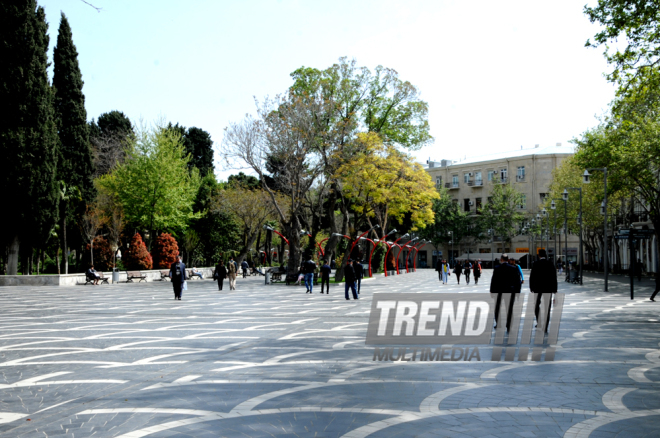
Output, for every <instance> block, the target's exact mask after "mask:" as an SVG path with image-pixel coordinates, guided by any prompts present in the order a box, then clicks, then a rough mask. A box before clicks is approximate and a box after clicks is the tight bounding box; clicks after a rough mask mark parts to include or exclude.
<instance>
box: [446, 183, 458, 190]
mask: <svg viewBox="0 0 660 438" xmlns="http://www.w3.org/2000/svg"><path fill="white" fill-rule="evenodd" d="M445 188H446V189H457V188H458V183H445Z"/></svg>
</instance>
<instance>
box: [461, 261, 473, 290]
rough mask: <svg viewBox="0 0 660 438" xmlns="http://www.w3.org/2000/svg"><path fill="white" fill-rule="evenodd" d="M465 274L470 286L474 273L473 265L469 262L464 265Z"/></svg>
mask: <svg viewBox="0 0 660 438" xmlns="http://www.w3.org/2000/svg"><path fill="white" fill-rule="evenodd" d="M463 272H464V273H465V283H466V284H470V273H471V272H472V263H470V261H469V260H466V261H465V264H464V265H463Z"/></svg>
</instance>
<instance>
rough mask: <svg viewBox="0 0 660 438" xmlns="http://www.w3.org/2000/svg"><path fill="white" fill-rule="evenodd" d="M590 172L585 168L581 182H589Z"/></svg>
mask: <svg viewBox="0 0 660 438" xmlns="http://www.w3.org/2000/svg"><path fill="white" fill-rule="evenodd" d="M590 176H591V174H590V173H589V171H588V170H585V171H584V173H583V174H582V182H583V183H585V184H589V177H590Z"/></svg>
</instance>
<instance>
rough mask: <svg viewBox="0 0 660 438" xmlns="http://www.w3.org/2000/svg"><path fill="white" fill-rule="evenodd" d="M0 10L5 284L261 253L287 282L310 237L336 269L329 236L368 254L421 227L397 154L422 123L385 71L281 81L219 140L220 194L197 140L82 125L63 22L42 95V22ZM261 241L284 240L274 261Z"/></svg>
mask: <svg viewBox="0 0 660 438" xmlns="http://www.w3.org/2000/svg"><path fill="white" fill-rule="evenodd" d="M0 10H1V12H2V15H1V17H0V23H1V24H2V27H1V30H0V32H2V36H3V38H2V44H1V45H0V55H2V59H3V62H2V64H1V66H0V80H1V81H2V85H3V86H2V88H1V89H0V102H1V105H2V107H3V110H4V111H3V114H4V115H5V117H3V119H2V120H1V121H0V142H1V147H2V150H3V152H4V154H5V159H4V160H3V161H2V164H1V166H2V172H0V173H1V176H0V177H1V178H3V180H2V181H3V187H4V188H5V191H6V196H7V197H8V203H7V204H8V205H9V206H10V208H11V209H12V214H10V215H9V223H8V224H7V226H6V227H4V230H5V231H4V232H3V233H2V235H1V238H2V242H0V245H2V247H3V248H5V254H4V257H3V258H2V267H3V270H4V272H5V273H6V274H16V273H18V272H19V271H20V272H22V273H23V274H32V273H39V272H40V271H42V272H43V271H44V270H46V271H49V272H60V273H68V272H69V269H70V266H69V263H71V264H72V266H71V270H72V271H77V272H80V271H83V270H84V269H85V268H86V267H87V265H88V264H89V263H97V264H98V265H99V266H97V267H99V268H102V269H103V268H111V267H113V266H115V265H116V263H117V260H116V256H117V254H118V253H119V251H121V254H122V256H123V263H124V265H125V266H128V265H131V266H134V267H141V268H143V269H147V268H148V267H163V266H164V265H166V264H167V263H171V262H170V260H172V257H174V255H173V254H174V252H179V253H182V254H183V255H184V256H185V257H186V260H187V261H189V262H192V263H200V264H207V265H210V264H212V263H214V262H216V261H217V260H218V259H220V258H226V256H228V255H233V256H235V257H236V258H237V259H238V260H239V261H240V260H242V259H243V258H246V257H248V258H249V257H255V256H256V254H258V253H259V251H263V254H264V255H263V256H259V259H260V260H263V258H265V259H266V261H267V262H271V260H270V258H271V255H272V254H273V253H274V252H277V253H278V255H279V261H280V262H281V263H283V264H286V265H288V266H289V270H290V273H291V275H293V273H294V272H295V271H296V270H297V268H298V266H299V265H300V262H301V260H300V259H301V256H302V254H303V253H304V252H305V251H307V252H308V253H310V254H314V255H316V254H317V246H318V245H319V242H320V241H321V240H323V239H324V238H326V237H328V238H329V239H328V240H327V244H326V245H325V252H326V257H328V258H329V257H333V258H337V259H338V260H343V259H344V258H345V257H347V256H348V255H349V251H350V245H348V242H346V241H342V240H341V238H340V237H337V234H342V235H348V236H350V237H352V238H355V237H357V236H358V235H359V234H360V233H361V232H363V231H365V230H369V229H372V230H373V231H372V235H371V237H373V238H379V237H382V236H384V235H385V234H387V230H388V229H391V228H393V226H394V225H393V223H396V224H397V225H396V226H397V227H399V228H401V229H402V230H404V232H405V231H415V230H421V229H423V228H424V227H426V226H427V225H428V224H432V223H433V221H434V214H433V209H432V206H433V202H434V200H437V199H439V198H440V195H439V193H438V192H437V191H436V190H435V188H434V186H433V184H432V182H431V179H430V177H429V176H428V174H427V173H426V172H425V171H424V170H423V169H422V167H421V166H420V165H419V164H418V163H415V161H414V160H413V158H412V157H411V156H410V154H409V152H410V151H413V150H416V149H418V148H420V147H422V146H424V145H426V144H428V143H430V142H431V141H432V138H431V136H430V134H429V126H428V120H427V119H428V115H427V113H428V107H427V104H426V102H424V101H422V100H421V99H420V96H419V91H418V90H417V89H416V87H414V86H413V85H412V84H410V83H409V82H406V81H404V80H402V79H400V78H399V76H398V74H397V73H396V72H395V71H394V70H391V69H387V68H383V67H380V66H379V67H377V68H376V69H375V70H374V71H373V72H372V71H370V70H369V69H367V68H365V67H358V66H357V64H356V62H355V61H349V60H347V59H343V58H342V59H340V61H339V62H338V63H337V64H335V65H333V66H331V67H329V68H327V69H325V70H319V69H315V68H307V67H302V68H300V69H298V70H296V71H295V72H293V73H292V74H291V76H292V79H293V83H292V85H291V87H290V88H289V89H288V90H286V92H285V93H283V94H282V95H280V96H277V97H276V98H273V99H265V100H264V101H263V102H262V103H260V104H259V105H258V110H257V116H256V117H247V118H246V119H245V120H243V121H241V122H238V123H234V124H232V125H230V126H229V127H228V128H227V129H226V134H225V137H224V141H223V144H222V147H221V148H220V153H221V156H222V157H223V158H224V159H225V160H226V161H227V162H228V163H229V165H230V167H235V168H247V169H249V173H252V174H253V175H246V174H244V173H242V172H241V173H238V174H236V175H232V176H231V177H230V178H229V180H228V182H221V181H217V180H216V177H215V174H214V165H213V142H212V140H211V137H210V135H209V134H208V133H207V132H206V131H204V130H202V129H200V128H196V127H183V126H181V125H179V124H172V123H166V122H158V123H156V124H155V125H153V126H146V125H140V126H135V125H134V124H133V123H131V121H130V120H129V119H128V118H127V117H126V116H125V115H124V114H123V113H121V112H120V111H111V112H107V113H104V114H102V115H100V116H99V117H98V119H97V120H93V119H92V120H91V122H88V120H87V112H86V109H85V96H84V94H83V79H82V73H81V71H80V68H79V65H78V53H77V50H76V47H75V45H74V43H73V33H72V30H71V27H70V26H69V23H68V21H67V19H66V17H65V16H64V14H62V17H61V21H60V29H59V35H58V39H57V44H56V46H55V49H54V52H53V64H54V65H53V66H54V69H53V78H52V83H51V82H50V80H49V77H48V73H47V68H48V65H49V63H48V42H49V41H48V35H47V32H46V31H47V28H48V25H47V23H46V21H45V14H44V10H43V8H41V7H38V6H37V4H36V1H35V0H26V1H25V2H23V4H22V5H15V4H12V5H9V4H3V5H2V6H0ZM265 225H268V226H269V227H271V228H274V229H277V230H279V231H281V232H282V233H283V234H284V236H285V237H286V239H287V240H288V247H287V249H288V251H289V254H288V259H287V260H283V259H282V257H283V254H284V252H285V245H284V240H283V239H280V238H279V237H278V236H277V235H274V234H273V233H272V232H271V231H270V230H268V229H265V228H264V226H265ZM376 226H378V227H379V228H378V227H376ZM303 230H304V231H303ZM168 236H169V237H168ZM163 239H165V240H163ZM339 277H340V278H341V270H340V274H339Z"/></svg>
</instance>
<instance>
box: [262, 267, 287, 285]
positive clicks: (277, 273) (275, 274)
mask: <svg viewBox="0 0 660 438" xmlns="http://www.w3.org/2000/svg"><path fill="white" fill-rule="evenodd" d="M266 272H270V281H271V282H273V281H282V275H286V269H284V268H282V267H279V266H276V267H274V268H270V269H268V270H267V271H266Z"/></svg>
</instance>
